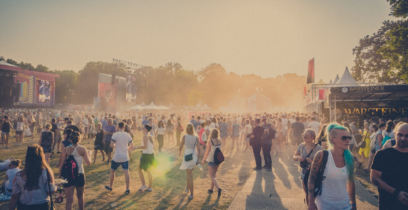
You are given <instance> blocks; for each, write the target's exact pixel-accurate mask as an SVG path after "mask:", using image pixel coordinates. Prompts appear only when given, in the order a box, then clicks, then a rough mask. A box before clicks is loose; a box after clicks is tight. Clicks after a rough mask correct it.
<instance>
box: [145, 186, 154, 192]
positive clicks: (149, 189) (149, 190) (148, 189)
mask: <svg viewBox="0 0 408 210" xmlns="http://www.w3.org/2000/svg"><path fill="white" fill-rule="evenodd" d="M145 191H147V192H151V191H153V189H152V188H151V187H148V188H147V189H146V190H145Z"/></svg>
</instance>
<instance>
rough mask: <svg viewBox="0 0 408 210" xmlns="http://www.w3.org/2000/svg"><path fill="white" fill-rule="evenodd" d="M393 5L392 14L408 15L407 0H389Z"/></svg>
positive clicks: (397, 15)
mask: <svg viewBox="0 0 408 210" xmlns="http://www.w3.org/2000/svg"><path fill="white" fill-rule="evenodd" d="M387 1H388V3H389V4H390V6H391V15H392V16H394V17H402V18H406V17H407V16H408V1H407V0H387Z"/></svg>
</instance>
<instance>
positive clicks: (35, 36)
mask: <svg viewBox="0 0 408 210" xmlns="http://www.w3.org/2000/svg"><path fill="white" fill-rule="evenodd" d="M388 14H389V6H388V4H387V2H386V0H264V1H261V0H259V1H258V0H242V1H241V0H231V1H226V0H225V1H224V0H185V1H182V0H161V1H159V0H157V1H154V0H144V1H131V0H129V1H125V0H123V1H120V0H118V1H112V0H92V1H91V0H90V1H84V0H82V1H63V0H47V1H32V0H0V30H1V33H0V55H2V56H4V57H6V58H13V59H16V60H18V61H25V62H31V63H33V64H35V65H36V64H44V65H46V66H48V67H50V68H51V69H72V70H80V69H82V68H83V67H84V65H85V63H86V62H88V61H107V62H111V61H112V58H119V59H123V60H129V61H133V62H135V63H139V64H143V65H149V66H159V65H162V64H165V63H167V62H170V61H172V62H173V61H175V62H179V63H181V64H182V65H183V66H184V67H185V68H186V69H190V70H200V69H202V68H204V67H205V66H207V65H208V64H210V63H213V62H216V63H220V64H222V65H223V66H224V67H225V68H226V69H227V71H233V72H236V73H239V74H248V73H255V74H258V75H261V76H276V75H279V74H284V73H297V74H301V75H306V73H307V62H308V60H309V59H311V58H312V57H314V58H315V72H316V77H317V79H320V78H323V79H324V80H326V81H328V80H330V79H332V78H334V77H335V75H336V74H337V73H342V72H343V71H344V68H345V67H346V66H349V67H351V66H352V64H353V55H352V49H353V48H354V46H356V45H357V44H358V41H359V39H360V38H362V37H363V36H365V35H368V34H372V33H373V32H375V31H376V30H377V29H378V28H379V27H380V26H381V24H382V22H383V21H384V20H385V19H388V18H389V16H388Z"/></svg>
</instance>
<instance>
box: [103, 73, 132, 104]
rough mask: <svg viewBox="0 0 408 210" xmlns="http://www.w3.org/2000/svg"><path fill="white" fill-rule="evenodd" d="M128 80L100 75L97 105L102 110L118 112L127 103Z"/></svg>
mask: <svg viewBox="0 0 408 210" xmlns="http://www.w3.org/2000/svg"><path fill="white" fill-rule="evenodd" d="M126 84H127V81H126V78H125V77H121V76H116V75H110V74H104V73H99V75H98V97H97V98H96V100H95V105H96V106H97V107H99V108H100V109H102V110H116V109H117V108H119V107H118V106H120V104H123V103H124V102H125V101H126Z"/></svg>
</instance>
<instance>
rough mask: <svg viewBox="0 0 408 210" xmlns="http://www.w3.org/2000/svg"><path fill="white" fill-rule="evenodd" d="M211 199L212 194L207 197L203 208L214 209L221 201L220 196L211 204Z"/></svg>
mask: <svg viewBox="0 0 408 210" xmlns="http://www.w3.org/2000/svg"><path fill="white" fill-rule="evenodd" d="M210 200H211V195H208V196H207V198H206V199H205V201H204V203H203V205H202V206H201V209H202V210H207V209H214V208H216V207H217V206H218V202H219V201H220V197H217V200H215V202H214V203H213V204H211V205H210Z"/></svg>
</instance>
